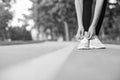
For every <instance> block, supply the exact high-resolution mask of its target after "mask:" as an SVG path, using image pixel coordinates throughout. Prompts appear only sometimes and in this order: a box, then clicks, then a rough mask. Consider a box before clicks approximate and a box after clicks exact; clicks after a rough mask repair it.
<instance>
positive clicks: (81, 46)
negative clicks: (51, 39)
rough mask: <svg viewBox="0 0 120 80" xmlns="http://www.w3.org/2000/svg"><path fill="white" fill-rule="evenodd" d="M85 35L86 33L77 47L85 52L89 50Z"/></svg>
mask: <svg viewBox="0 0 120 80" xmlns="http://www.w3.org/2000/svg"><path fill="white" fill-rule="evenodd" d="M86 35H87V33H86V32H85V36H84V38H83V39H81V40H79V42H80V43H79V45H78V47H77V48H78V49H79V50H87V49H89V40H88V38H87V36H86Z"/></svg>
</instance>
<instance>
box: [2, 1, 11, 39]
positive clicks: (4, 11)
mask: <svg viewBox="0 0 120 80" xmlns="http://www.w3.org/2000/svg"><path fill="white" fill-rule="evenodd" d="M5 7H6V5H4V4H2V3H0V37H1V39H2V40H5V39H6V36H7V35H6V28H7V27H8V22H9V20H11V19H12V14H11V13H10V12H9V11H8V10H7V9H5Z"/></svg>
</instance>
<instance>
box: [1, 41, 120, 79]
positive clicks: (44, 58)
mask: <svg viewBox="0 0 120 80" xmlns="http://www.w3.org/2000/svg"><path fill="white" fill-rule="evenodd" d="M77 44H78V43H77V42H64V43H62V42H61V43H56V42H45V43H40V44H27V45H15V46H1V47H0V80H120V76H119V75H120V46H118V45H107V49H98V50H77V49H76V46H77Z"/></svg>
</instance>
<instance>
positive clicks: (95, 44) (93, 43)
mask: <svg viewBox="0 0 120 80" xmlns="http://www.w3.org/2000/svg"><path fill="white" fill-rule="evenodd" d="M89 47H90V49H105V48H106V46H105V45H104V44H103V43H102V42H101V41H100V40H99V38H98V37H97V36H95V37H94V38H93V39H91V40H90V46H89Z"/></svg>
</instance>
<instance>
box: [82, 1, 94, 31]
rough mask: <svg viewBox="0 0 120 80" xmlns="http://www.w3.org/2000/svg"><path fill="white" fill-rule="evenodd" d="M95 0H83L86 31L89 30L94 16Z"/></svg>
mask: <svg viewBox="0 0 120 80" xmlns="http://www.w3.org/2000/svg"><path fill="white" fill-rule="evenodd" d="M92 4H93V0H83V26H84V29H85V31H88V29H89V27H90V24H91V18H92Z"/></svg>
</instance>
